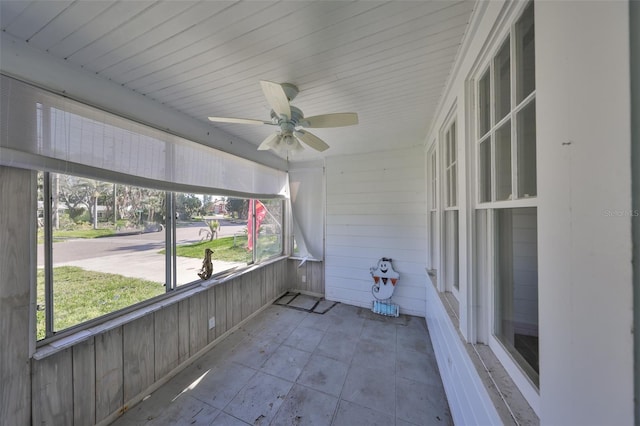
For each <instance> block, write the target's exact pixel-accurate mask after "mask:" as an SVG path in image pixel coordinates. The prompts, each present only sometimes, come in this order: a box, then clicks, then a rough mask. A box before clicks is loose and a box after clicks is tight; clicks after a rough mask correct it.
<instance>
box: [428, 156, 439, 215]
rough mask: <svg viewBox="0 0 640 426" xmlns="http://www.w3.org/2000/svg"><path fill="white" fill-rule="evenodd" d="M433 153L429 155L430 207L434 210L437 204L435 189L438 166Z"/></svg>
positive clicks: (436, 186)
mask: <svg viewBox="0 0 640 426" xmlns="http://www.w3.org/2000/svg"><path fill="white" fill-rule="evenodd" d="M436 161H437V158H436V153H435V151H434V152H433V153H432V154H431V198H430V199H431V205H430V206H429V207H431V208H432V209H435V208H436V206H437V203H438V198H437V188H438V168H437V167H438V166H437V163H436Z"/></svg>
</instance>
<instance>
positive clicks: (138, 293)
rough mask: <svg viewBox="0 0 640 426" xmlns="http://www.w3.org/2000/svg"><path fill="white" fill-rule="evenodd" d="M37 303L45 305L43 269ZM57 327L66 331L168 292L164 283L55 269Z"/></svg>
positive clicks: (41, 326) (40, 315) (40, 325)
mask: <svg viewBox="0 0 640 426" xmlns="http://www.w3.org/2000/svg"><path fill="white" fill-rule="evenodd" d="M37 283H38V284H37V285H38V295H37V303H38V306H42V307H44V306H45V301H44V270H43V269H38V281H37ZM53 283H54V284H53V286H54V291H53V293H54V301H53V305H54V309H53V315H54V318H53V325H54V329H55V330H63V329H65V328H68V327H71V326H74V325H76V324H79V323H81V322H84V321H88V320H90V319H94V318H98V317H100V316H102V315H106V314H108V313H111V312H114V311H117V310H119V309H122V308H126V307H127V306H130V305H133V304H135V303H138V302H142V301H144V300H147V299H150V298H152V297H154V296H158V295H160V294H163V293H164V292H165V288H164V285H163V284H160V283H157V282H152V281H145V280H141V279H138V278H129V277H124V276H122V275H117V274H107V273H102V272H93V271H86V270H84V269H82V268H78V267H75V266H60V267H57V268H53ZM44 314H45V313H44V311H40V310H38V312H37V326H36V327H37V328H36V330H37V336H38V340H40V339H42V338H44V334H45V322H44V321H45V320H44V318H45V315H44Z"/></svg>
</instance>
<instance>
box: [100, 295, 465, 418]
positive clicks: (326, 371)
mask: <svg viewBox="0 0 640 426" xmlns="http://www.w3.org/2000/svg"><path fill="white" fill-rule="evenodd" d="M142 424H149V425H229V426H235V425H242V426H245V425H345V426H358V425H363V426H365V425H366V426H373V425H385V426H389V425H397V426H409V425H450V424H453V421H452V420H451V415H450V412H449V406H448V404H447V399H446V396H445V394H444V389H443V387H442V382H441V380H440V375H439V373H438V367H437V364H436V360H435V356H434V354H433V349H432V347H431V341H430V339H429V333H428V331H427V328H426V325H425V321H424V319H423V318H417V317H410V316H404V315H401V316H400V317H399V318H392V317H384V316H380V315H377V314H374V313H372V312H371V311H370V310H367V309H363V308H358V307H354V306H349V305H344V304H336V305H335V306H333V307H332V308H331V309H330V310H329V311H327V312H326V313H325V314H323V315H320V314H317V313H312V312H306V311H301V310H296V309H292V308H290V307H285V306H280V305H271V306H269V307H268V308H266V309H265V310H264V311H262V312H261V313H260V314H258V315H257V316H256V317H254V318H253V319H252V320H251V321H249V322H248V323H247V324H244V325H243V326H242V327H241V328H239V329H237V330H236V331H234V332H233V333H231V334H230V335H229V336H227V337H226V338H225V339H224V340H223V341H221V342H220V343H219V344H218V345H216V346H215V347H214V348H213V349H212V350H210V351H209V352H208V353H207V354H206V355H204V356H203V357H201V358H199V359H198V360H197V361H196V362H195V363H194V364H192V365H191V366H189V367H187V368H186V369H185V370H183V371H182V372H181V373H180V374H178V375H177V376H176V377H174V378H173V379H172V380H170V381H169V382H168V383H167V384H165V385H164V386H162V387H161V388H160V389H158V390H157V391H156V392H154V393H153V394H152V395H151V396H149V397H148V398H146V399H145V400H144V401H142V402H141V403H140V404H138V405H136V406H134V407H132V408H131V409H130V410H129V411H127V412H126V413H125V414H124V415H123V416H122V417H120V418H119V419H118V420H117V421H116V422H114V423H113V425H116V426H130V425H142Z"/></svg>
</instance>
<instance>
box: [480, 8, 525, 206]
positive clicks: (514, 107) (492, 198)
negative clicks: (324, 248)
mask: <svg viewBox="0 0 640 426" xmlns="http://www.w3.org/2000/svg"><path fill="white" fill-rule="evenodd" d="M530 4H532V2H527V3H526V4H525V6H524V7H523V8H522V9H521V10H520V11H519V13H518V14H517V19H515V20H514V21H513V23H512V24H511V25H510V26H509V28H508V31H507V32H506V34H504V35H503V36H502V37H501V38H500V40H499V42H498V43H497V44H496V47H495V49H494V50H492V51H491V52H492V54H491V55H489V58H488V59H487V60H486V61H485V64H484V65H483V66H482V67H480V71H479V72H477V74H476V75H477V77H476V78H474V79H473V81H474V84H473V86H474V96H475V99H476V101H475V102H474V108H475V111H476V114H475V115H476V116H475V120H474V122H475V129H474V133H473V134H474V136H475V140H476V141H475V152H476V158H475V166H476V176H475V177H476V179H475V181H476V185H475V192H476V196H475V200H476V202H475V208H512V207H536V206H537V194H536V195H533V196H528V197H524V196H521V194H519V193H518V186H519V182H518V130H519V128H520V127H519V123H518V120H519V117H518V115H519V114H520V112H521V111H522V110H524V109H525V108H526V107H528V106H529V105H531V104H532V102H535V99H536V93H537V90H536V89H535V88H534V89H533V91H532V92H531V93H529V94H527V96H525V97H524V98H523V99H522V100H521V101H520V102H518V101H517V93H516V91H517V84H518V81H517V75H518V74H517V62H518V60H519V56H520V54H521V53H520V52H518V51H517V46H516V45H517V42H516V40H515V39H516V36H517V24H518V21H519V20H520V18H522V16H524V12H526V10H527V8H528V7H529V5H530ZM507 42H508V43H509V61H510V65H509V66H510V102H511V105H510V106H511V108H510V109H509V112H508V113H507V114H505V116H504V117H502V118H499V119H497V117H496V99H495V97H496V80H497V78H496V76H497V73H498V71H497V69H496V68H497V66H496V61H497V57H498V53H499V52H500V51H501V50H502V48H503V46H504V45H505V43H507ZM487 73H488V76H489V82H490V83H489V102H488V105H489V123H490V127H489V129H488V130H487V132H486V133H484V134H481V123H480V121H481V118H482V113H481V112H480V110H481V103H482V100H483V99H482V97H481V96H480V95H481V90H482V88H481V85H480V82H481V80H482V79H483V78H484V77H485V75H487ZM508 123H509V125H510V131H509V135H510V146H511V152H510V157H511V171H510V174H511V197H510V198H508V199H506V200H498V199H497V193H498V189H497V181H498V178H497V174H496V169H497V165H496V158H497V156H496V145H497V142H496V134H497V133H498V131H500V130H501V129H502V128H503V126H505V125H507V124H508ZM482 143H489V152H490V154H489V155H490V159H489V165H490V170H489V173H488V174H489V176H490V194H489V200H488V201H483V197H482V195H483V193H482V188H481V182H482V177H483V174H484V173H487V171H486V170H484V169H483V167H482V164H481V159H480V153H481V145H482ZM536 179H537V173H536Z"/></svg>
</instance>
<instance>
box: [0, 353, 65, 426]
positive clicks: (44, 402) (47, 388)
mask: <svg viewBox="0 0 640 426" xmlns="http://www.w3.org/2000/svg"><path fill="white" fill-rule="evenodd" d="M72 364H73V363H72V359H71V349H65V350H63V351H60V352H57V353H55V354H53V355H51V356H48V357H46V358H44V359H41V360H38V361H34V363H33V383H32V386H33V390H32V392H33V397H32V404H33V407H32V409H33V424H34V425H53V426H55V425H70V424H73V370H72V368H73V367H72ZM2 386H4V384H3V385H2ZM3 420H4V419H3Z"/></svg>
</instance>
